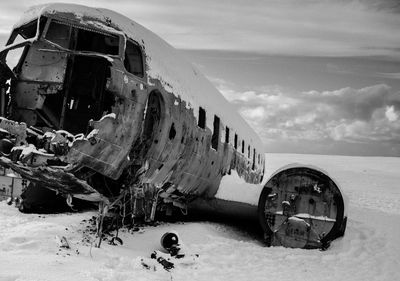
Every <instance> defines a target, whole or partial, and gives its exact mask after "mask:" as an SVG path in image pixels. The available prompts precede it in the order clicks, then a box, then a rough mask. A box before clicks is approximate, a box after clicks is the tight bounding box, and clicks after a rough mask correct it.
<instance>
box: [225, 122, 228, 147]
mask: <svg viewBox="0 0 400 281" xmlns="http://www.w3.org/2000/svg"><path fill="white" fill-rule="evenodd" d="M225 142H226V143H229V128H228V126H227V127H226V128H225Z"/></svg>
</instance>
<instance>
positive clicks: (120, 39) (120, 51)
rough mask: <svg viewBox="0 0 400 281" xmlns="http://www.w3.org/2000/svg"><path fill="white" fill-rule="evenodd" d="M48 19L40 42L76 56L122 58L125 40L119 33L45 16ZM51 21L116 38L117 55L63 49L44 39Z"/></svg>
mask: <svg viewBox="0 0 400 281" xmlns="http://www.w3.org/2000/svg"><path fill="white" fill-rule="evenodd" d="M46 17H47V18H48V20H47V22H46V26H45V28H44V30H43V32H42V35H41V37H40V39H41V40H43V41H46V42H48V43H49V44H51V45H53V46H56V47H57V48H59V49H61V50H64V51H67V52H71V53H77V54H81V55H84V54H85V53H86V54H99V55H100V56H107V57H111V58H122V54H123V52H124V50H125V49H124V44H125V38H124V36H122V35H121V34H120V33H116V32H110V31H108V30H107V31H104V30H101V29H99V28H96V27H93V26H89V25H82V24H79V23H78V22H76V21H71V22H68V20H66V19H64V18H59V17H54V16H46ZM52 21H55V22H57V23H59V24H64V25H67V26H70V27H72V28H77V29H81V30H86V31H90V32H94V33H98V34H102V35H105V36H115V37H117V38H118V54H108V53H102V52H96V51H83V50H72V49H70V48H64V47H62V46H60V45H58V44H57V43H54V42H52V41H50V40H48V39H47V38H46V35H47V32H48V29H49V27H50V24H51V23H52Z"/></svg>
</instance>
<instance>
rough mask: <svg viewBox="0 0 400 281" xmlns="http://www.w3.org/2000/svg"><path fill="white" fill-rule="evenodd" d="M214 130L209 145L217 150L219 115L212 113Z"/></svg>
mask: <svg viewBox="0 0 400 281" xmlns="http://www.w3.org/2000/svg"><path fill="white" fill-rule="evenodd" d="M213 127H214V131H213V135H212V137H211V147H212V148H214V149H215V150H218V141H219V117H218V116H217V115H214V126H213Z"/></svg>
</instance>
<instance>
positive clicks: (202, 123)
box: [198, 107, 261, 170]
mask: <svg viewBox="0 0 400 281" xmlns="http://www.w3.org/2000/svg"><path fill="white" fill-rule="evenodd" d="M206 119H207V117H206V111H205V110H204V108H202V107H199V120H198V126H199V127H200V128H202V129H205V128H206ZM220 126H221V120H220V118H219V117H218V116H217V115H214V122H213V134H212V137H211V147H212V148H214V149H215V150H217V151H218V144H219V139H220ZM230 134H231V128H229V127H228V126H226V127H225V143H227V144H229V143H230V144H232V143H231V135H230ZM233 147H234V148H235V150H237V151H239V152H241V153H242V154H243V155H246V154H247V158H248V159H252V162H253V165H252V169H253V170H254V169H255V164H256V161H257V163H258V165H260V164H261V155H260V154H257V151H256V149H255V148H253V149H252V148H251V146H250V145H247V151H246V142H245V140H243V139H242V140H241V142H240V141H239V137H238V134H237V133H235V136H234V139H233ZM239 148H240V149H239ZM256 158H257V159H256Z"/></svg>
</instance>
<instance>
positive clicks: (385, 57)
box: [0, 0, 400, 156]
mask: <svg viewBox="0 0 400 281" xmlns="http://www.w3.org/2000/svg"><path fill="white" fill-rule="evenodd" d="M45 2H48V1H39V0H37V1H35V0H32V1H28V0H26V1H24V0H14V1H7V3H5V1H2V2H1V4H0V11H1V13H0V41H1V43H2V44H4V41H5V39H6V38H7V37H8V35H9V31H10V29H11V27H12V24H13V23H14V22H15V21H16V20H17V19H18V17H19V16H20V15H21V13H22V12H23V10H25V9H26V8H27V7H28V6H31V5H34V4H38V3H45ZM52 2H58V1H52ZM68 2H73V3H80V4H84V5H88V6H96V7H106V8H110V9H113V10H115V11H117V12H120V13H123V14H125V15H126V16H128V17H130V18H131V19H133V20H135V21H137V22H138V23H140V24H142V25H144V26H145V27H147V28H149V29H150V30H152V31H154V32H155V33H157V34H158V35H159V36H161V37H162V38H164V39H165V40H166V41H167V42H169V43H170V44H171V45H173V46H174V47H176V48H179V49H182V53H183V55H184V56H185V57H186V58H187V59H188V60H189V61H192V62H193V63H194V64H195V65H196V66H197V67H198V68H199V69H200V70H201V71H202V72H203V74H205V75H206V76H207V77H208V78H209V79H210V80H211V81H212V83H214V85H215V86H216V87H217V88H218V89H219V90H220V91H221V92H222V93H223V94H224V95H225V97H226V98H227V99H228V100H229V101H231V102H232V103H234V104H235V105H236V107H237V109H238V111H239V112H240V114H242V116H243V117H244V118H245V119H246V120H247V121H248V122H249V124H250V125H251V126H252V127H253V128H254V129H255V130H256V131H257V132H258V133H259V135H260V136H261V138H262V140H263V141H264V143H265V149H266V151H268V152H297V153H320V154H349V155H385V156H400V34H399V30H400V1H398V0H393V1H392V0H388V1H385V0H380V1H378V0H357V1H351V0H338V1H334V0H326V1H324V0H302V1H299V0H289V1H282V0H276V1H274V0H264V1H261V0H260V1H259V0H255V1H249V0H230V1H225V0H219V1H215V0H212V1H211V0H202V1H198V0H173V1H168V0H154V1H151V0H146V1H143V0H138V1H136V0H113V1H110V0H107V1H104V0H87V1H84V0H82V1H68Z"/></svg>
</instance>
